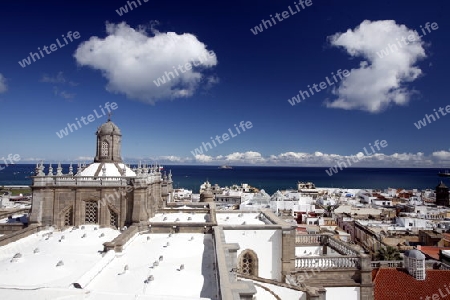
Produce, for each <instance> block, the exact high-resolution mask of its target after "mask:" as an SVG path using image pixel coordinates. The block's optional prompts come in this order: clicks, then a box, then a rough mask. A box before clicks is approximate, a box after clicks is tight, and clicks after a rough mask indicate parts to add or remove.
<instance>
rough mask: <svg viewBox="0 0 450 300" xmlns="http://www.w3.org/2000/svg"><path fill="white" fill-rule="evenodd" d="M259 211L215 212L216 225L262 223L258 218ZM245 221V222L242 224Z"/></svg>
mask: <svg viewBox="0 0 450 300" xmlns="http://www.w3.org/2000/svg"><path fill="white" fill-rule="evenodd" d="M260 214H261V213H259V212H258V213H248V212H240V213H222V212H221V213H216V219H217V224H218V225H264V224H265V223H264V222H263V221H261V220H260V219H259V215H260ZM244 222H245V224H244Z"/></svg>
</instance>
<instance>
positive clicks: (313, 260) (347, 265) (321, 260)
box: [295, 256, 361, 269]
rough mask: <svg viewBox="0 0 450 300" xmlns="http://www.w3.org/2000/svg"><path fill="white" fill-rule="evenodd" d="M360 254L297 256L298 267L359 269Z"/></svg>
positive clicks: (296, 263) (296, 266)
mask: <svg viewBox="0 0 450 300" xmlns="http://www.w3.org/2000/svg"><path fill="white" fill-rule="evenodd" d="M360 259H361V258H360V257H358V256H338V257H330V256H317V257H296V258H295V268H296V269H358V268H359V267H360Z"/></svg>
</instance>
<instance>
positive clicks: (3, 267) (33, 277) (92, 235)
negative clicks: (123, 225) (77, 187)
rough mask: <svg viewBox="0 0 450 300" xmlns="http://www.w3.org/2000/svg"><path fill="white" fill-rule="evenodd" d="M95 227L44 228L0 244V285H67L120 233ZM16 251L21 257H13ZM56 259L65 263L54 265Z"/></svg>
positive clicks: (97, 258) (51, 286)
mask: <svg viewBox="0 0 450 300" xmlns="http://www.w3.org/2000/svg"><path fill="white" fill-rule="evenodd" d="M95 227H96V228H98V225H97V226H94V225H86V226H85V229H84V230H82V229H76V230H73V231H72V229H67V230H65V231H62V232H61V231H53V230H44V231H41V232H38V233H36V234H33V235H30V236H28V237H26V238H23V239H21V240H19V241H16V242H13V243H10V244H8V245H5V246H1V247H0V287H1V288H18V289H30V288H42V287H47V288H61V287H64V288H67V287H69V286H70V285H71V284H72V283H74V282H76V281H77V280H78V279H79V278H80V277H81V276H82V275H83V274H85V273H86V272H87V271H89V270H90V269H91V268H93V266H94V265H95V264H96V263H98V262H99V261H100V260H101V259H102V255H101V254H100V253H99V251H102V250H103V243H104V242H107V241H111V240H112V239H114V238H115V237H116V236H118V235H119V231H117V230H113V229H110V228H103V229H98V230H94V228H95ZM102 234H103V236H102V237H100V236H101V235H102ZM83 235H86V236H85V237H84V238H83V237H82V236H83ZM63 236H64V238H62V237H63ZM18 253H20V255H21V257H20V258H17V259H13V257H14V256H15V255H16V254H18ZM59 261H62V262H63V263H64V265H63V266H57V264H58V262H59ZM2 295H5V296H6V298H8V290H2Z"/></svg>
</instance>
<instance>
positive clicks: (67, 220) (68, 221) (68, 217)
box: [64, 207, 73, 226]
mask: <svg viewBox="0 0 450 300" xmlns="http://www.w3.org/2000/svg"><path fill="white" fill-rule="evenodd" d="M64 226H73V207H70V208H69V209H68V210H67V211H66V213H65V214H64Z"/></svg>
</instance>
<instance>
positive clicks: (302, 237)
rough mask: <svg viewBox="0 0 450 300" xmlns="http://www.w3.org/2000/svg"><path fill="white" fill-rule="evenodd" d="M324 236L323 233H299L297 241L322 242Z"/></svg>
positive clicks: (300, 242)
mask: <svg viewBox="0 0 450 300" xmlns="http://www.w3.org/2000/svg"><path fill="white" fill-rule="evenodd" d="M323 237H324V236H323V235H322V234H297V235H296V236H295V243H296V244H303V245H311V244H322V241H323Z"/></svg>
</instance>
